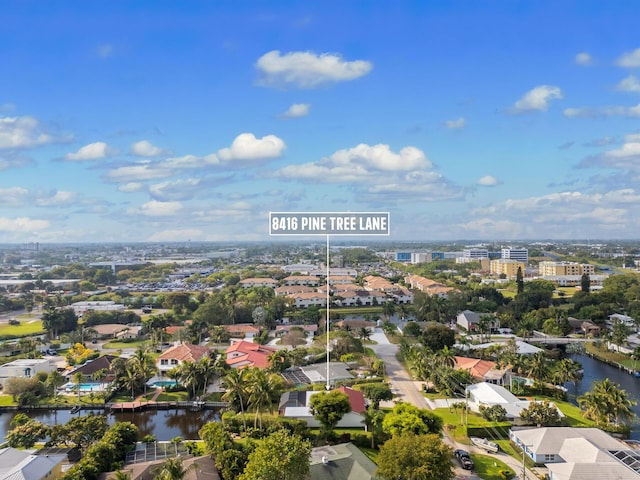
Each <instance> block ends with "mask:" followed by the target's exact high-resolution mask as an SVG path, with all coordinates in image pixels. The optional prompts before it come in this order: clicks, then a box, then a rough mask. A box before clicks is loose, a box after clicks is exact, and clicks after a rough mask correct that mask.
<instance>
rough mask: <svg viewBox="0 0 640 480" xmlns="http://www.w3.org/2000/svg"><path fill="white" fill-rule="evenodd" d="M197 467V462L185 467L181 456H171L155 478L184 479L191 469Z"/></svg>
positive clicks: (157, 479)
mask: <svg viewBox="0 0 640 480" xmlns="http://www.w3.org/2000/svg"><path fill="white" fill-rule="evenodd" d="M197 469H198V466H197V465H196V464H195V463H192V464H191V465H189V466H188V467H185V466H184V462H183V461H182V458H181V457H180V456H177V457H171V458H167V459H166V460H165V461H164V463H163V464H162V465H161V467H160V469H159V471H158V473H157V474H156V475H155V476H154V477H153V480H183V479H184V478H185V477H186V476H187V474H188V473H189V472H190V471H192V470H197Z"/></svg>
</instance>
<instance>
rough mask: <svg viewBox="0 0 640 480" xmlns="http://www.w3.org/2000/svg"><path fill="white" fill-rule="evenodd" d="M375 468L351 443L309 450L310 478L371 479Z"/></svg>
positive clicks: (321, 479)
mask: <svg viewBox="0 0 640 480" xmlns="http://www.w3.org/2000/svg"><path fill="white" fill-rule="evenodd" d="M377 468H378V467H377V466H376V464H375V463H373V462H372V461H371V460H370V459H369V458H368V457H367V456H366V455H365V454H364V453H362V451H361V450H360V449H359V448H358V447H356V446H355V445H354V444H353V443H341V444H338V445H325V446H323V447H317V448H314V449H312V450H311V461H310V469H309V473H310V480H373V479H374V478H376V477H375V471H376V470H377Z"/></svg>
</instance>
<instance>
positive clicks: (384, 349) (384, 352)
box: [371, 328, 538, 480]
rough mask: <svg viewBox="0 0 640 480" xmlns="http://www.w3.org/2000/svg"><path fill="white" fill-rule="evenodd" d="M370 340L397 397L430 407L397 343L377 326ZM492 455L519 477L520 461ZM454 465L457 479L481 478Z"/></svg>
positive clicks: (473, 450)
mask: <svg viewBox="0 0 640 480" xmlns="http://www.w3.org/2000/svg"><path fill="white" fill-rule="evenodd" d="M371 340H374V341H375V342H377V344H376V345H371V349H372V350H373V351H374V352H375V353H376V355H377V356H378V358H380V359H381V360H383V361H384V364H385V373H386V376H387V380H388V382H389V385H390V386H391V389H392V390H393V391H394V393H395V394H396V397H397V399H399V400H402V401H403V402H407V403H411V404H412V405H415V406H417V407H419V408H430V406H429V404H428V403H427V401H426V400H425V397H424V395H422V392H421V391H420V388H421V387H420V384H421V382H414V381H413V380H411V377H410V376H409V374H408V373H407V371H406V370H405V369H404V367H403V366H402V364H401V363H400V362H399V361H398V359H397V358H396V354H397V353H398V350H399V347H398V345H395V344H392V343H391V342H389V340H388V339H387V337H386V336H385V334H384V333H383V332H382V329H379V328H376V330H375V332H374V334H373V335H372V336H371ZM444 441H445V442H446V443H448V444H449V445H451V446H452V447H453V448H454V449H456V448H461V449H463V450H467V451H470V452H471V453H480V454H483V455H490V454H489V453H487V452H485V451H484V450H481V449H478V448H477V447H474V446H470V445H462V444H459V443H457V442H455V441H454V440H453V439H452V438H450V437H449V436H448V435H446V432H445V438H444ZM492 456H495V457H496V458H498V459H500V460H502V461H503V462H504V463H506V464H507V465H509V466H510V467H511V468H512V469H513V470H514V471H515V472H516V475H517V477H516V478H521V476H522V463H520V462H518V461H517V460H516V459H515V458H513V457H511V456H509V455H507V454H505V453H503V452H499V453H497V454H492ZM454 467H455V470H456V474H457V476H458V477H457V478H458V479H459V480H481V479H480V477H478V476H477V475H475V474H474V473H471V472H468V471H467V470H463V469H462V468H461V467H459V466H457V464H456V463H454ZM537 479H538V477H536V476H535V475H534V474H533V473H531V472H530V471H528V470H527V479H526V480H537Z"/></svg>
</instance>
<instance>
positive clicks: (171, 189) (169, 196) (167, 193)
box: [149, 178, 200, 201]
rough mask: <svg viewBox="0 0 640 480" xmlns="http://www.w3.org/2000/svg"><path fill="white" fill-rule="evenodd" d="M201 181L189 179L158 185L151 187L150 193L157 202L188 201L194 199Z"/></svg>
mask: <svg viewBox="0 0 640 480" xmlns="http://www.w3.org/2000/svg"><path fill="white" fill-rule="evenodd" d="M199 184H200V179H197V178H187V179H182V180H175V181H170V182H162V183H156V184H154V185H151V186H150V187H149V193H150V194H151V196H152V197H153V198H154V199H156V200H161V201H168V200H186V199H189V198H192V197H193V193H194V190H195V188H196V187H197V186H198V185H199Z"/></svg>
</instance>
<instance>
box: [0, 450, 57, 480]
mask: <svg viewBox="0 0 640 480" xmlns="http://www.w3.org/2000/svg"><path fill="white" fill-rule="evenodd" d="M66 459H67V456H66V455H36V454H35V453H34V452H32V451H30V450H18V449H17V448H11V447H7V448H2V449H0V480H53V479H56V478H60V476H61V472H62V464H63V463H64V462H65V461H66Z"/></svg>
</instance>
